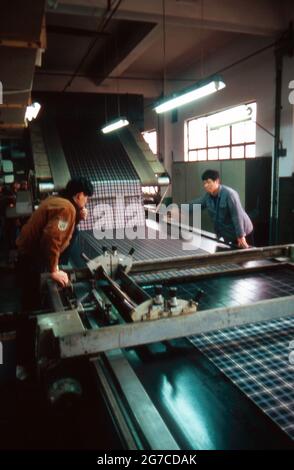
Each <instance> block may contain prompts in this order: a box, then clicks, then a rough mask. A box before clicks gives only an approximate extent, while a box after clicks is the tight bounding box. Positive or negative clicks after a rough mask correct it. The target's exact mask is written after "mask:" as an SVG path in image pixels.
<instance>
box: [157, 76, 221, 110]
mask: <svg viewBox="0 0 294 470" xmlns="http://www.w3.org/2000/svg"><path fill="white" fill-rule="evenodd" d="M225 86H226V85H225V83H224V81H223V79H222V77H221V76H219V75H215V76H213V77H209V78H208V79H205V80H200V81H199V82H198V83H196V85H194V86H193V87H189V88H186V89H185V90H183V91H182V92H181V93H180V94H179V95H173V96H171V97H168V98H165V100H164V101H163V102H161V103H158V104H157V105H156V106H155V108H154V109H155V111H156V112H157V113H158V114H160V113H165V112H167V111H170V110H172V109H175V108H179V107H180V106H183V105H184V104H187V103H191V102H192V101H196V100H199V99H200V98H203V97H204V96H208V95H211V94H212V93H215V92H216V91H219V90H222V89H223V88H225Z"/></svg>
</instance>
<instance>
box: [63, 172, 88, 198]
mask: <svg viewBox="0 0 294 470" xmlns="http://www.w3.org/2000/svg"><path fill="white" fill-rule="evenodd" d="M93 192H94V188H93V185H92V183H91V181H90V180H88V179H87V178H84V177H83V176H80V177H78V178H72V179H71V180H70V181H69V182H68V183H67V185H66V188H65V194H66V195H67V197H69V198H72V197H73V196H75V195H76V194H78V193H84V194H85V196H93Z"/></svg>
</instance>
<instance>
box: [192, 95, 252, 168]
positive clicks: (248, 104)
mask: <svg viewBox="0 0 294 470" xmlns="http://www.w3.org/2000/svg"><path fill="white" fill-rule="evenodd" d="M243 104H244V105H245V106H250V105H252V104H255V106H256V108H257V102H256V101H250V102H247V103H243ZM238 106H240V105H237V106H232V107H230V108H226V109H224V110H221V111H218V112H217V113H210V114H206V115H202V116H197V117H193V118H189V119H187V120H186V121H185V124H184V126H185V128H184V134H185V136H184V142H185V151H184V159H185V162H216V161H225V160H226V161H227V160H233V161H234V160H245V159H246V160H247V159H250V160H251V159H253V158H256V154H255V156H254V157H249V156H246V146H250V145H255V146H256V134H255V141H248V142H239V143H236V144H233V143H232V134H233V128H232V126H233V125H234V124H238V123H237V122H236V123H232V124H229V125H228V127H229V134H230V140H229V143H228V144H226V145H213V146H209V145H208V138H209V125H208V122H206V123H205V125H206V130H205V132H206V147H189V140H190V139H189V129H190V126H189V124H190V122H191V121H197V120H198V119H203V118H205V119H207V118H209V117H211V116H213V115H215V114H218V113H221V112H223V111H227V110H230V109H234V108H237V107H238ZM244 122H246V121H244ZM223 127H227V126H223ZM255 129H256V127H255ZM228 147H229V149H230V155H229V157H227V158H220V156H219V151H220V149H222V148H228ZM234 147H243V157H232V150H233V148H234ZM214 149H217V150H218V155H217V158H214V159H209V158H208V151H209V150H214ZM199 151H206V159H205V160H204V159H200V160H199V159H198V152H199ZM191 152H196V157H197V158H196V160H195V159H190V158H189V155H190V153H191Z"/></svg>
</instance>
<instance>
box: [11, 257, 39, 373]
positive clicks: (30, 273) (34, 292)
mask: <svg viewBox="0 0 294 470" xmlns="http://www.w3.org/2000/svg"><path fill="white" fill-rule="evenodd" d="M40 275H41V264H40V262H39V261H38V259H37V258H33V257H30V256H28V255H20V256H19V257H18V260H17V263H16V281H17V286H18V287H19V289H20V291H21V311H20V314H19V316H18V320H17V328H16V359H17V363H18V364H23V365H25V366H28V365H30V367H32V366H33V364H34V362H35V339H36V319H35V318H32V317H29V312H32V311H34V310H39V309H40V308H41V291H40Z"/></svg>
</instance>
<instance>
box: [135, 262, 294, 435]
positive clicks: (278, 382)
mask: <svg viewBox="0 0 294 470" xmlns="http://www.w3.org/2000/svg"><path fill="white" fill-rule="evenodd" d="M199 269H202V268H199ZM159 274H161V279H160V278H159ZM157 276H158V277H157V279H156V282H157V283H158V282H160V280H161V281H162V280H163V279H166V278H167V277H168V276H166V274H165V273H158V274H157ZM136 277H138V276H136ZM140 281H143V279H140ZM145 281H149V282H150V279H145ZM293 281H294V272H293V270H291V269H289V268H285V267H281V268H280V269H278V270H269V271H264V272H258V273H255V274H245V275H234V276H233V275H229V276H226V277H221V278H213V279H199V280H198V281H195V282H186V283H184V282H183V283H181V284H178V285H177V287H178V297H179V298H183V299H186V300H188V299H191V298H194V295H195V293H196V291H197V290H198V289H199V288H200V289H202V290H203V291H204V297H203V299H201V300H200V306H199V309H200V310H205V309H209V308H216V307H225V306H227V307H229V306H233V305H244V304H248V303H253V304H254V302H256V301H258V300H265V299H270V298H277V297H283V296H288V295H293V294H294V282H293ZM153 282H154V280H153ZM145 288H146V289H147V291H148V293H149V294H150V295H151V296H153V295H154V286H151V285H150V284H149V285H148V284H147V285H146V287H145ZM293 309H294V307H293ZM293 313H294V310H293ZM189 339H190V341H191V342H192V343H193V344H194V345H195V346H196V347H197V348H199V349H200V351H202V352H203V353H204V354H206V356H207V357H208V358H209V359H210V360H211V361H212V362H214V364H215V365H216V366H217V367H219V369H221V370H222V371H223V372H224V374H226V375H227V376H228V377H229V378H230V379H231V380H232V382H234V383H235V384H236V385H237V386H238V387H239V388H240V389H241V390H242V391H243V392H244V393H245V394H246V395H247V396H248V397H250V398H251V399H252V400H253V401H254V402H255V403H256V405H257V406H259V407H260V408H261V409H262V410H263V411H264V412H265V413H266V414H267V415H268V416H269V417H270V418H272V419H273V420H274V421H275V422H276V423H277V424H278V425H279V426H280V427H281V428H282V429H283V430H284V431H285V432H286V433H288V434H289V435H290V437H291V438H292V439H294V384H293V377H294V365H291V364H290V362H289V353H290V350H289V343H290V341H292V340H294V317H291V318H287V319H280V320H274V321H270V322H263V323H258V324H251V325H245V326H242V327H234V328H231V329H227V330H220V331H215V332H212V333H207V334H199V335H197V336H196V335H195V336H192V337H190V338H189Z"/></svg>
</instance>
